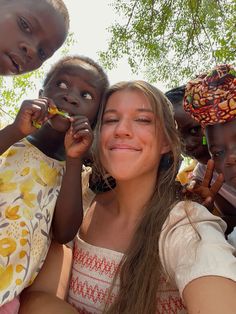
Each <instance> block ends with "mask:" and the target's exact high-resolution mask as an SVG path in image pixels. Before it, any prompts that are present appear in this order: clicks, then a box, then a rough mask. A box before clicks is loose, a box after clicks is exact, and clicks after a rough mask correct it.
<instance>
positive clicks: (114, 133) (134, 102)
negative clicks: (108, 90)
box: [99, 89, 169, 180]
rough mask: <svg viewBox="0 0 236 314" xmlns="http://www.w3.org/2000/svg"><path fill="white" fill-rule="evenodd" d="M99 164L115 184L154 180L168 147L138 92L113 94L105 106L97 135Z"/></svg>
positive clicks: (156, 121) (154, 116)
mask: <svg viewBox="0 0 236 314" xmlns="http://www.w3.org/2000/svg"><path fill="white" fill-rule="evenodd" d="M99 148H100V157H101V162H102V164H103V166H104V168H105V169H106V171H108V173H109V174H110V175H112V176H113V177H114V178H115V179H116V180H130V179H134V178H136V177H139V176H146V175H151V176H153V175H154V176H156V172H157V169H158V165H159V162H160V159H161V155H162V154H164V153H166V152H168V151H169V145H168V144H167V142H166V141H165V139H164V136H163V132H162V131H161V130H160V127H159V126H158V120H157V117H156V115H155V114H154V112H153V109H152V107H151V105H150V103H149V101H148V99H147V97H146V96H145V95H144V94H143V93H142V92H141V91H138V90H130V89H129V90H128V89H126V90H122V91H117V92H115V93H113V94H112V95H111V96H110V97H109V99H108V101H107V104H106V108H105V111H104V115H103V119H102V127H101V134H100V147H99Z"/></svg>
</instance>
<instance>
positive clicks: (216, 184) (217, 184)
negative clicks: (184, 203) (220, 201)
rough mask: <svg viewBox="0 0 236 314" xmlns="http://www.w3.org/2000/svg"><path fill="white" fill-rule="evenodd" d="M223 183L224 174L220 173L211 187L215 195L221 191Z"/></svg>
mask: <svg viewBox="0 0 236 314" xmlns="http://www.w3.org/2000/svg"><path fill="white" fill-rule="evenodd" d="M223 183H224V176H223V174H222V173H221V174H219V175H218V177H217V179H216V181H215V182H214V183H213V184H212V186H211V187H210V191H211V193H212V194H213V195H216V194H217V193H218V192H219V190H220V188H221V187H222V185H223Z"/></svg>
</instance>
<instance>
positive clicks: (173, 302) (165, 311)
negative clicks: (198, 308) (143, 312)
mask: <svg viewBox="0 0 236 314" xmlns="http://www.w3.org/2000/svg"><path fill="white" fill-rule="evenodd" d="M157 304H158V306H157V307H158V309H157V312H156V313H157V314H178V313H180V312H179V311H181V310H185V307H184V305H183V303H182V300H181V298H180V297H179V296H176V297H174V296H172V295H170V296H169V297H168V298H167V297H166V298H160V297H158V298H157ZM186 313H187V312H186Z"/></svg>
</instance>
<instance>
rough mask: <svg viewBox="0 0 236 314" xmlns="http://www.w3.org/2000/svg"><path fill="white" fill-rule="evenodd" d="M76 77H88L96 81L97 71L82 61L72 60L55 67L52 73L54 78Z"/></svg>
mask: <svg viewBox="0 0 236 314" xmlns="http://www.w3.org/2000/svg"><path fill="white" fill-rule="evenodd" d="M63 75H64V76H78V77H90V78H91V79H94V80H96V78H97V76H98V71H97V69H96V68H95V67H94V66H93V65H91V64H89V63H86V62H84V61H82V60H78V59H73V60H68V61H66V62H64V63H62V64H61V65H60V66H59V67H57V68H56V69H55V71H54V73H53V76H54V77H57V76H63Z"/></svg>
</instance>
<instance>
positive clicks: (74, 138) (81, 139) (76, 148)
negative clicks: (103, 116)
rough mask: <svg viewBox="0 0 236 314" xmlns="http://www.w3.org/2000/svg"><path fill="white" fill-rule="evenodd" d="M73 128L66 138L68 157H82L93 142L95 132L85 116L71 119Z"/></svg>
mask: <svg viewBox="0 0 236 314" xmlns="http://www.w3.org/2000/svg"><path fill="white" fill-rule="evenodd" d="M70 120H71V127H70V129H69V130H68V131H67V133H66V136H65V149H66V154H67V156H68V157H71V158H77V157H82V156H83V155H84V154H85V153H86V152H87V150H88V149H89V148H90V146H91V144H92V141H93V131H92V129H91V126H90V123H89V121H88V119H87V117H85V116H75V117H71V118H70Z"/></svg>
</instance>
